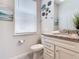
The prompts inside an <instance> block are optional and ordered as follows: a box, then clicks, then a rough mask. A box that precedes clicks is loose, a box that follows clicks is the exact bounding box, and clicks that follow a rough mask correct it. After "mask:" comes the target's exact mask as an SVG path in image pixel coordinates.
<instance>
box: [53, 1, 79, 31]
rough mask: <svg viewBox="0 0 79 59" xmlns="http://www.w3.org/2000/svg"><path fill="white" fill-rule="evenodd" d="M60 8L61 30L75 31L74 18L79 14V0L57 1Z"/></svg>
mask: <svg viewBox="0 0 79 59" xmlns="http://www.w3.org/2000/svg"><path fill="white" fill-rule="evenodd" d="M55 4H56V5H57V6H58V9H57V10H58V20H59V29H67V30H75V26H74V22H73V18H74V15H75V14H78V13H79V7H78V6H79V0H55Z"/></svg>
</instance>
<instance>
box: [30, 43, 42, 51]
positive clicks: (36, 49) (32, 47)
mask: <svg viewBox="0 0 79 59" xmlns="http://www.w3.org/2000/svg"><path fill="white" fill-rule="evenodd" d="M31 49H32V50H33V51H40V50H42V49H43V45H42V44H36V45H32V46H31Z"/></svg>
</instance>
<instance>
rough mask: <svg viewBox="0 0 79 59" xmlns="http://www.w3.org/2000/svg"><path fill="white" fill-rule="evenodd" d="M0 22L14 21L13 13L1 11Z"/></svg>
mask: <svg viewBox="0 0 79 59" xmlns="http://www.w3.org/2000/svg"><path fill="white" fill-rule="evenodd" d="M0 21H13V13H12V12H11V11H10V10H6V9H0Z"/></svg>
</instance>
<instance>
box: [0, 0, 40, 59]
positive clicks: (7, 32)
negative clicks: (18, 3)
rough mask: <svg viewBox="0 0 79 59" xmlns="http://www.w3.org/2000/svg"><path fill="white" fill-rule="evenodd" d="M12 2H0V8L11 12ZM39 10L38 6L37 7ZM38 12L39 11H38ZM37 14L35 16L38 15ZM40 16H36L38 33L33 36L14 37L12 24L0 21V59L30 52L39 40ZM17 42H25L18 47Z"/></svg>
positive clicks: (7, 58)
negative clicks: (31, 47)
mask: <svg viewBox="0 0 79 59" xmlns="http://www.w3.org/2000/svg"><path fill="white" fill-rule="evenodd" d="M13 1H14V0H0V6H3V7H6V8H8V9H10V10H12V11H13ZM38 8H40V6H38ZM38 11H39V9H38ZM39 14H40V12H38V14H37V15H39ZM39 22H40V16H38V33H37V34H34V35H25V36H14V22H9V21H0V59H10V58H11V57H14V56H16V55H19V54H21V53H25V52H28V51H30V50H29V48H30V46H31V45H32V44H35V43H37V41H38V39H40V36H39V34H40V29H39V28H40V25H39ZM19 40H25V43H24V44H23V45H20V46H19V45H18V44H17V42H18V41H19Z"/></svg>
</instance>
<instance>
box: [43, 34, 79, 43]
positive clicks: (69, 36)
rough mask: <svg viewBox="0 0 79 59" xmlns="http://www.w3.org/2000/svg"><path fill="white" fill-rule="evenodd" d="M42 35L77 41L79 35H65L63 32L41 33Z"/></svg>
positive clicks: (78, 40)
mask: <svg viewBox="0 0 79 59" xmlns="http://www.w3.org/2000/svg"><path fill="white" fill-rule="evenodd" d="M42 35H44V36H48V37H53V38H59V39H62V40H67V41H72V42H76V43H79V36H78V35H77V34H68V35H67V34H66V35H65V34H52V33H43V34H42Z"/></svg>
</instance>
